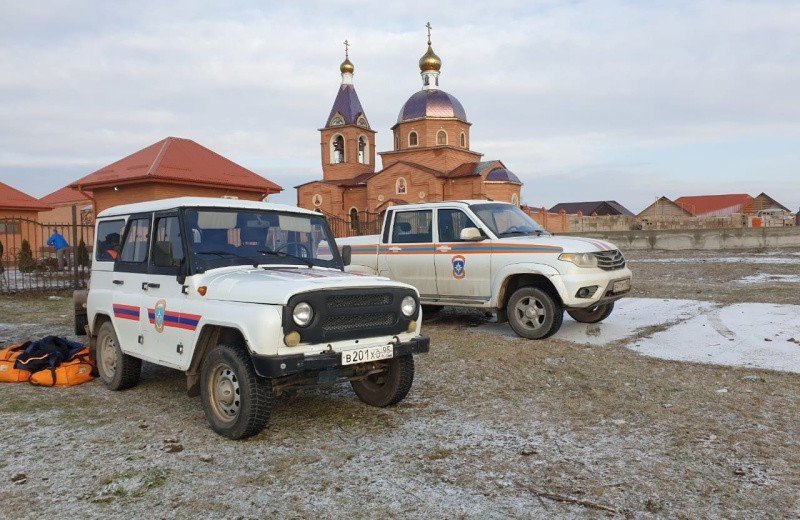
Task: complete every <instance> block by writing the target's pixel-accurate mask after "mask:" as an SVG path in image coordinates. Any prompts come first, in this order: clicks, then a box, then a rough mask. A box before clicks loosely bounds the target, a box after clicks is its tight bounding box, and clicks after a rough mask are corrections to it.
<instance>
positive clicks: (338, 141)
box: [331, 135, 344, 164]
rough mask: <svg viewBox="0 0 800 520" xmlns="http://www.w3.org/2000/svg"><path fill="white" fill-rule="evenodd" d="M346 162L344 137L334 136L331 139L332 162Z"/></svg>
mask: <svg viewBox="0 0 800 520" xmlns="http://www.w3.org/2000/svg"><path fill="white" fill-rule="evenodd" d="M343 162H344V137H342V136H341V135H337V136H334V138H333V141H331V163H332V164H340V163H343Z"/></svg>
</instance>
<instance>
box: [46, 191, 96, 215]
mask: <svg viewBox="0 0 800 520" xmlns="http://www.w3.org/2000/svg"><path fill="white" fill-rule="evenodd" d="M39 201H40V202H41V203H43V204H45V205H47V206H50V207H51V208H52V209H50V210H48V211H40V212H39V222H43V223H45V224H54V223H55V224H71V223H72V207H73V206H75V207H76V209H77V217H78V222H81V223H83V224H91V223H92V222H94V208H93V206H92V200H91V199H90V198H89V197H87V196H86V195H85V194H83V193H81V192H79V191H78V190H77V189H75V188H72V187H70V186H64V187H63V188H61V189H59V190H56V191H54V192H53V193H50V194H49V195H45V196H44V197H42V198H41V199H39Z"/></svg>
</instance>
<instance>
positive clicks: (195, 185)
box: [69, 137, 283, 213]
mask: <svg viewBox="0 0 800 520" xmlns="http://www.w3.org/2000/svg"><path fill="white" fill-rule="evenodd" d="M69 187H70V188H72V189H74V190H76V191H78V192H79V193H82V194H84V195H86V197H87V198H88V199H89V200H91V202H92V204H93V206H94V211H95V213H99V212H101V211H103V210H104V209H106V208H110V207H112V206H118V205H120V204H130V203H133V202H143V201H149V200H159V199H167V198H170V197H178V196H195V197H229V198H238V199H244V200H264V199H265V198H266V197H267V196H269V195H271V194H274V193H279V192H280V191H282V189H283V188H281V187H280V186H278V185H277V184H275V183H274V182H271V181H269V180H267V179H265V178H264V177H262V176H260V175H258V174H257V173H255V172H252V171H250V170H248V169H247V168H244V167H243V166H240V165H238V164H236V163H235V162H233V161H231V160H229V159H226V158H225V157H223V156H221V155H219V154H217V153H215V152H213V151H211V150H209V149H208V148H206V147H205V146H202V145H200V144H198V143H196V142H194V141H192V140H191V139H184V138H180V137H167V138H166V139H163V140H161V141H159V142H157V143H154V144H151V145H150V146H148V147H146V148H143V149H141V150H139V151H138V152H135V153H133V154H131V155H129V156H127V157H125V158H123V159H120V160H119V161H116V162H114V163H111V164H109V165H108V166H104V167H103V168H100V169H99V170H97V171H96V172H94V173H91V174H89V175H87V176H86V177H83V178H81V179H78V180H77V181H75V182H73V183H72V184H70V185H69Z"/></svg>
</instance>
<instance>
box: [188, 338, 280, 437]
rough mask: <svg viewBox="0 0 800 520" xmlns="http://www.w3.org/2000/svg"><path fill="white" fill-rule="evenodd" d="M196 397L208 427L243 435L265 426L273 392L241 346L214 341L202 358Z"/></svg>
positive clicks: (255, 432)
mask: <svg viewBox="0 0 800 520" xmlns="http://www.w3.org/2000/svg"><path fill="white" fill-rule="evenodd" d="M200 399H201V401H202V403H203V412H204V413H205V416H206V420H207V421H208V423H209V424H210V425H211V429H212V430H214V431H215V432H217V433H218V434H220V435H222V436H224V437H228V438H229V439H244V438H246V437H251V436H253V435H256V434H257V433H259V432H260V431H261V430H263V429H264V428H265V427H266V426H267V423H268V422H269V415H270V412H271V411H272V399H273V396H272V387H271V385H270V383H269V381H268V380H266V379H262V378H260V377H258V374H256V371H255V369H254V368H253V363H252V362H251V361H250V356H249V354H248V353H247V352H246V351H245V350H244V349H243V348H239V347H230V346H228V345H217V346H216V347H214V348H213V349H212V350H211V352H209V353H208V354H207V355H206V358H205V359H204V360H203V369H202V371H201V374H200Z"/></svg>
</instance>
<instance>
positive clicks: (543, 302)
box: [506, 286, 564, 339]
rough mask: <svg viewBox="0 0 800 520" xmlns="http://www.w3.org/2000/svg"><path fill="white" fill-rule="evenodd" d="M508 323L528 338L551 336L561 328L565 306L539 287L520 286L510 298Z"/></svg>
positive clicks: (507, 308) (519, 333)
mask: <svg viewBox="0 0 800 520" xmlns="http://www.w3.org/2000/svg"><path fill="white" fill-rule="evenodd" d="M506 311H507V312H506V314H507V315H508V323H509V325H511V328H512V329H514V332H516V333H517V334H518V335H520V336H521V337H523V338H527V339H544V338H549V337H550V336H552V335H553V334H555V333H556V332H558V329H560V328H561V323H562V322H563V321H564V307H562V306H561V304H560V303H559V302H557V301H556V300H555V299H553V297H552V296H550V295H549V294H547V292H545V291H543V290H542V289H539V288H538V287H532V286H527V287H520V288H519V289H517V290H516V291H514V293H513V294H512V295H511V298H509V299H508V305H507V306H506Z"/></svg>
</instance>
